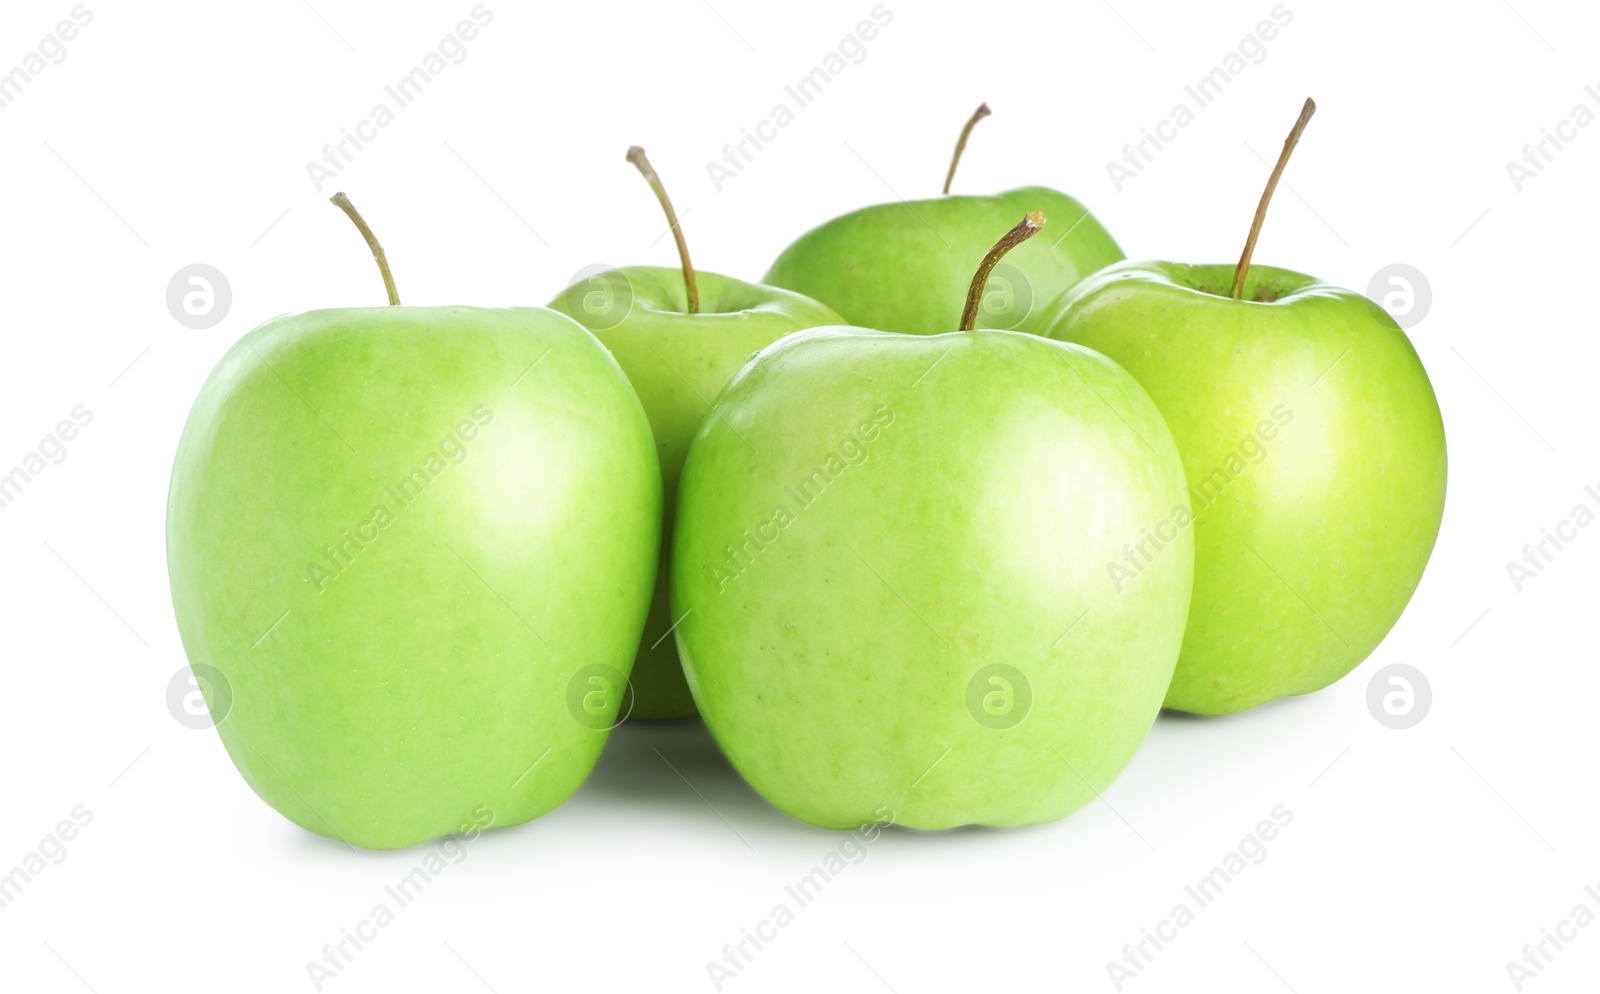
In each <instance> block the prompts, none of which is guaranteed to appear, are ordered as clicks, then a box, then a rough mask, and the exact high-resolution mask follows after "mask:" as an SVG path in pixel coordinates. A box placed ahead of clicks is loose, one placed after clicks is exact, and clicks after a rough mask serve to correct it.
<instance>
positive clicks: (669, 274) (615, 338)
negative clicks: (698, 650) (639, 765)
mask: <svg viewBox="0 0 1600 994" xmlns="http://www.w3.org/2000/svg"><path fill="white" fill-rule="evenodd" d="M695 280H696V285H697V287H698V289H699V295H700V309H699V311H698V312H697V313H694V314H690V313H688V296H687V293H686V291H685V290H684V285H683V270H681V269H667V268H663V267H659V266H628V267H624V268H622V269H617V270H612V271H611V272H609V273H606V274H604V275H601V276H599V277H597V278H596V279H595V280H592V281H590V283H579V284H575V285H574V286H572V287H569V288H568V289H567V290H566V291H565V292H563V293H562V294H561V295H560V296H558V297H556V299H555V300H553V301H551V302H550V306H551V308H553V309H555V310H558V311H561V312H562V313H564V314H568V315H570V316H572V317H573V318H574V319H575V320H577V321H578V323H579V324H582V325H584V326H585V327H587V328H588V329H589V330H590V332H592V333H593V334H594V336H595V337H596V338H598V339H600V342H601V344H603V345H605V347H606V348H608V349H610V350H611V354H612V355H613V356H614V357H615V358H616V360H617V362H618V363H619V364H620V365H621V366H622V371H623V372H625V373H627V374H628V380H629V382H631V383H632V384H633V388H634V390H635V391H637V392H638V394H639V400H640V402H641V403H643V404H644V411H645V414H646V416H648V417H649V419H650V429H651V431H652V432H653V433H654V435H655V439H656V454H657V455H658V456H659V457H660V461H661V481H662V488H663V489H662V492H663V495H664V497H665V501H664V504H665V514H664V516H663V521H662V539H661V568H660V571H659V572H658V574H657V580H656V592H655V596H654V598H653V599H652V600H651V602H650V614H649V617H648V619H647V620H646V622H645V627H644V637H643V638H642V639H641V640H640V642H639V656H638V659H637V661H636V662H635V663H634V667H633V677H632V680H633V691H634V706H633V717H635V718H691V717H693V716H694V713H695V708H694V698H693V697H691V696H690V694H689V685H688V684H687V683H686V682H684V677H683V666H682V664H681V663H680V662H679V661H678V646H677V643H676V642H675V641H674V640H673V639H672V638H670V637H664V636H666V635H667V633H668V631H669V630H670V629H671V628H672V623H673V621H674V620H676V619H675V617H674V615H673V614H672V599H671V595H670V578H671V565H670V564H671V550H672V544H671V543H672V518H673V506H674V504H675V498H676V496H677V493H678V476H679V474H680V473H682V472H683V460H684V457H686V456H687V455H688V454H689V442H690V441H691V440H692V439H693V438H694V433H695V430H696V429H697V428H699V427H700V422H701V421H702V420H703V419H704V418H705V416H706V412H707V411H708V410H709V409H710V405H711V404H712V403H714V402H715V401H716V399H717V395H718V394H720V393H721V392H722V388H723V387H724V386H726V385H727V383H728V380H730V379H732V378H733V374H734V373H737V372H738V371H739V367H741V366H743V365H744V364H745V362H747V361H748V360H749V358H750V356H751V355H752V354H753V353H755V352H756V351H758V350H760V349H763V348H766V347H767V346H768V345H771V344H772V343H773V342H775V341H777V340H778V339H780V338H782V337H783V336H785V335H787V334H789V333H791V332H795V331H799V330H801V329H803V328H814V327H817V326H819V325H830V324H838V323H839V316H838V315H837V314H835V313H834V312H833V311H831V310H829V309H828V308H826V307H824V306H823V305H821V304H819V303H817V302H816V301H814V300H811V299H809V298H807V297H802V296H801V295H800V294H797V293H791V292H790V291H788V290H779V289H776V288H774V287H768V286H759V285H757V284H754V283H745V282H743V281H740V280H736V279H731V278H729V277H727V276H718V275H717V274H716V273H708V272H704V271H698V272H696V274H695ZM591 284H592V285H591ZM619 298H622V299H619ZM617 308H625V312H624V313H619V312H618V310H617Z"/></svg>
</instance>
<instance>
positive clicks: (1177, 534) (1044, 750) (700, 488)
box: [673, 328, 1193, 829]
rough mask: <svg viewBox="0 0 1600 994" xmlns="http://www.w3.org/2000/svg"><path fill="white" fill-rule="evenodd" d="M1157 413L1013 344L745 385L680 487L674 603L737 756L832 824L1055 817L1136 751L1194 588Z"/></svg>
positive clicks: (842, 333)
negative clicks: (1126, 552)
mask: <svg viewBox="0 0 1600 994" xmlns="http://www.w3.org/2000/svg"><path fill="white" fill-rule="evenodd" d="M1186 509H1187V500H1186V498H1185V496H1184V484H1183V473H1182V467H1181V465H1180V463H1179V460H1178V455H1177V451H1176V449H1175V448H1174V447H1173V444H1172V440H1171V437H1170V436H1169V435H1168V433H1167V429H1166V427H1165V426H1164V425H1163V424H1162V422H1161V417H1160V415H1159V414H1158V413H1157V411H1156V409H1155V406H1154V405H1153V404H1152V403H1151V402H1150V400H1149V398H1148V397H1146V396H1145V395H1144V393H1143V391H1141V390H1140V388H1139V386H1138V384H1137V383H1135V382H1134V381H1133V379H1132V377H1130V376H1128V375H1127V373H1125V372H1123V371H1122V370H1121V369H1118V368H1117V367H1116V366H1115V365H1114V364H1113V363H1111V362H1110V361H1109V360H1107V359H1106V358H1105V357H1103V356H1099V355H1096V354H1094V353H1092V352H1089V351H1087V350H1083V349H1076V348H1063V347H1061V345H1060V343H1056V342H1050V341H1047V340H1045V339H1041V338H1035V337H1033V336H1030V335H1023V334H1019V333H1015V332H994V331H985V332H958V333H954V334H945V335H936V336H927V337H917V336H903V335H893V334H885V333H881V332H875V331H867V330H864V329H860V328H823V329H815V330H812V331H808V332H799V333H796V334H795V335H793V336H791V337H789V338H786V339H784V340H783V341H782V342H779V343H778V344H777V345H775V346H773V347H772V348H770V349H767V350H766V351H765V352H763V353H762V354H761V355H760V356H759V357H758V358H757V359H756V360H754V361H753V362H752V363H751V364H750V365H749V366H747V367H745V369H744V371H743V372H741V373H740V374H739V376H738V377H737V378H736V379H735V380H734V381H733V383H731V384H730V385H729V386H728V390H727V392H726V393H725V394H724V395H723V398H722V400H721V401H720V402H719V404H718V407H717V416H716V417H713V418H709V419H707V420H706V422H705V424H704V426H703V427H702V428H701V430H700V433H699V435H698V436H697V437H696V438H695V441H694V446H693V447H692V448H691V450H690V452H689V460H688V464H687V465H686V466H685V468H684V474H683V483H682V489H681V492H680V495H679V505H678V525H677V534H676V539H675V542H674V548H673V598H674V604H675V606H676V608H677V610H678V612H679V613H680V614H683V615H684V618H683V621H682V622H681V623H680V624H679V626H678V628H677V635H678V641H679V647H680V651H681V652H682V653H683V658H684V662H685V667H686V670H687V672H688V674H689V679H690V686H691V688H692V689H693V690H694V694H695V700H696V701H697V702H698V704H699V706H700V713H701V715H702V716H703V717H704V718H705V720H706V723H707V725H709V726H710V728H711V731H712V733H713V734H714V735H715V736H716V739H717V742H718V743H719V744H720V745H721V746H722V749H723V751H724V752H725V753H726V754H727V755H728V758H729V759H730V760H731V761H732V762H733V764H734V766H735V767H737V768H738V770H739V772H740V773H741V774H743V775H744V777H745V779H747V780H748V781H749V782H750V783H751V785H752V786H754V787H755V788H756V790H757V791H759V792H760V793H761V794H762V795H763V796H764V797H766V798H767V800H769V801H771V802H772V803H773V804H774V805H776V806H777V807H778V808H780V809H782V810H783V811H785V812H787V813H788V814H790V815H792V816H794V817H796V818H798V819H800V820H802V821H805V822H809V823H811V824H813V825H819V826H822V827H825V828H835V829H843V828H850V827H855V826H858V825H862V824H865V823H868V822H872V821H880V820H883V817H884V813H885V811H887V812H889V813H892V816H893V819H894V821H896V822H897V823H899V824H903V825H908V826H911V827H913V828H924V829H936V828H949V827H952V826H957V825H965V824H974V823H976V824H985V825H1024V824H1031V823H1036V822H1043V821H1052V820H1054V819H1057V818H1061V817H1063V816H1065V815H1067V814H1069V813H1070V812H1072V811H1074V810H1075V809H1077V808H1078V807H1080V806H1082V805H1083V804H1084V803H1086V802H1087V801H1089V800H1091V799H1093V797H1094V796H1095V792H1096V791H1099V790H1103V789H1104V788H1105V787H1106V786H1107V785H1108V784H1110V782H1111V781H1112V779H1113V778H1114V777H1115V776H1116V775H1117V773H1118V772H1119V771H1121V769H1122V767H1123V766H1124V765H1125V764H1126V763H1127V761H1128V759H1129V757H1130V756H1132V754H1133V751H1134V749H1135V747H1137V746H1138V744H1139V742H1140V741H1141V740H1143V738H1144V736H1145V734H1146V732H1147V731H1148V730H1149V728H1150V725H1151V722H1152V721H1154V719H1155V716H1156V712H1157V711H1158V710H1159V708H1160V705H1161V698H1162V695H1163V694H1164V693H1165V691H1166V687H1167V683H1168V682H1169V680H1170V679H1171V676H1172V667H1173V663H1174V661H1175V660H1176V658H1177V652H1178V646H1179V644H1180V642H1181V640H1182V635H1183V623H1184V617H1185V615H1186V613H1187V611H1188V606H1189V588H1190V584H1191V581H1192V578H1193V573H1192V570H1193V560H1192V556H1193V548H1192V543H1191V538H1190V535H1189V533H1188V531H1187V530H1182V531H1176V530H1175V531H1173V533H1172V534H1173V536H1174V538H1173V541H1171V542H1169V543H1167V544H1166V546H1165V548H1164V550H1163V551H1162V553H1161V555H1160V558H1159V559H1158V560H1157V561H1156V562H1154V563H1153V564H1152V566H1151V568H1150V569H1149V571H1148V572H1147V574H1146V575H1145V576H1143V577H1141V578H1140V582H1139V583H1138V584H1137V585H1130V586H1128V587H1126V588H1125V589H1122V590H1118V589H1117V588H1116V586H1115V585H1114V584H1113V583H1112V582H1111V581H1110V579H1109V578H1108V576H1107V570H1106V564H1107V563H1108V562H1109V561H1112V560H1115V559H1116V558H1117V557H1118V556H1120V555H1121V552H1120V550H1121V548H1122V546H1123V545H1124V544H1126V543H1128V542H1130V541H1136V540H1137V539H1138V537H1139V536H1140V535H1141V534H1143V533H1145V532H1148V531H1150V530H1153V529H1155V528H1157V527H1158V526H1159V525H1160V523H1161V522H1168V521H1170V520H1171V519H1172V518H1173V517H1174V516H1175V515H1180V516H1181V515H1182V514H1184V513H1186Z"/></svg>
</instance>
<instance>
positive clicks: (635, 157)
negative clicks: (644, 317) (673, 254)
mask: <svg viewBox="0 0 1600 994" xmlns="http://www.w3.org/2000/svg"><path fill="white" fill-rule="evenodd" d="M628 161H629V162H631V163H633V164H634V166H635V167H636V168H637V169H638V170H639V172H640V173H642V174H643V175H644V179H645V182H646V183H649V184H650V189H652V190H654V191H655V194H656V199H657V200H659V201H661V209H662V210H663V211H665V212H666V215H667V224H668V226H669V227H670V228H671V229H672V240H673V241H675V242H677V243H678V258H679V259H680V260H682V262H683V289H684V293H685V295H686V296H687V297H688V298H689V313H690V314H699V313H700V290H699V288H698V287H696V286H695V282H694V264H693V263H691V262H690V261H689V243H688V242H685V241H684V240H683V229H682V228H680V227H678V212H677V211H675V210H673V209H672V200H671V199H670V198H668V197H667V188H666V187H665V186H662V185H661V177H660V176H657V175H656V170H655V167H654V166H652V165H650V160H649V159H648V158H646V157H645V154H644V149H642V148H640V147H639V146H637V145H630V146H629V147H628Z"/></svg>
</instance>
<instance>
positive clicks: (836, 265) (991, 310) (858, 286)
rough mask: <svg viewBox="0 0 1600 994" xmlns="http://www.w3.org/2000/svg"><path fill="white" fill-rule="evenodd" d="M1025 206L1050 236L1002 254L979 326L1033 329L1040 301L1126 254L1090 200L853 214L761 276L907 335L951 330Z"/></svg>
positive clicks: (943, 202)
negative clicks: (1000, 237)
mask: <svg viewBox="0 0 1600 994" xmlns="http://www.w3.org/2000/svg"><path fill="white" fill-rule="evenodd" d="M1027 211H1041V212H1043V213H1044V214H1046V215H1048V216H1049V217H1050V218H1051V222H1050V223H1051V227H1052V233H1047V234H1045V235H1042V236H1041V237H1039V238H1036V239H1033V240H1032V241H1030V242H1028V243H1027V244H1025V245H1022V246H1020V247H1019V248H1017V249H1016V250H1015V251H1013V252H1012V253H1011V255H1010V256H1008V257H1007V259H1006V263H1005V265H1004V266H1002V267H1001V268H1000V269H999V270H998V271H997V272H996V273H995V274H994V278H993V280H992V281H991V283H990V285H989V287H988V290H987V292H986V293H985V295H984V300H983V306H982V308H981V310H980V311H979V316H978V322H977V325H978V327H980V328H998V329H1010V330H1015V331H1028V332H1038V331H1039V329H1040V328H1041V327H1042V325H1041V324H1040V321H1039V319H1040V316H1041V314H1042V312H1043V310H1044V308H1045V305H1047V304H1049V303H1050V302H1051V301H1052V300H1054V299H1055V298H1056V297H1057V296H1059V295H1060V294H1061V293H1062V292H1063V291H1065V290H1066V289H1068V288H1069V287H1071V286H1072V285H1073V284H1075V283H1077V282H1078V281H1079V280H1080V279H1082V278H1083V277H1085V276H1087V275H1089V274H1090V273H1092V272H1094V271H1095V270H1097V269H1100V268H1102V267H1104V266H1108V265H1110V264H1111V263H1113V262H1118V261H1120V260H1121V259H1122V258H1123V253H1122V250H1121V249H1120V248H1118V247H1117V243H1116V242H1115V241H1114V240H1113V239H1112V237H1111V234H1110V233H1109V232H1107V231H1106V229H1105V228H1104V227H1102V226H1101V224H1100V222H1099V221H1098V220H1096V219H1095V217H1094V216H1093V215H1092V214H1090V213H1089V209H1088V208H1087V207H1085V206H1083V205H1082V204H1080V203H1079V202H1078V201H1076V200H1074V199H1073V198H1071V197H1069V196H1067V195H1066V194H1064V193H1060V192H1058V191H1056V190H1051V189H1048V188H1046V187H1042V186H1030V187H1024V188H1022V189H1019V190H1011V191H1009V192H1006V193H1002V194H999V195H997V196H991V197H972V196H945V197H940V198H937V199H934V200H914V201H899V202H896V203H892V204H879V205H877V206H875V207H866V208H863V209H861V210H858V211H854V212H852V213H849V214H846V215H844V216H843V217H837V218H834V219H833V220H832V221H828V222H826V223H825V224H822V225H821V226H819V227H816V228H813V229H812V230H811V231H808V232H807V233H805V234H804V235H801V236H800V238H798V239H797V240H796V241H795V242H794V243H793V244H792V245H790V246H789V247H788V248H786V249H784V250H783V254H782V255H779V256H778V259H777V261H776V262H774V263H773V264H772V268H771V269H768V270H767V275H766V276H764V277H762V280H761V282H763V283H766V284H770V285H772V286H779V287H784V288H786V289H789V290H793V291H795V292H797V293H803V294H805V295H806V296H807V297H811V298H813V299H815V300H820V301H822V302H823V303H824V304H826V305H828V306H829V307H831V308H833V309H834V310H835V311H838V312H839V313H840V314H841V315H843V316H844V319H845V320H846V321H848V322H850V323H851V324H854V325H861V326H864V327H868V328H881V329H883V330H885V331H898V332H903V333H905V334H910V335H935V334H939V333H941V332H948V331H949V330H950V329H951V328H953V327H955V325H956V319H957V317H958V316H959V315H960V313H961V299H962V297H963V295H964V294H965V293H966V290H967V285H968V284H969V283H970V282H971V280H972V271H973V269H974V268H976V267H977V265H978V261H979V260H980V259H982V258H983V254H984V252H985V251H987V250H988V248H989V246H990V244H991V243H992V242H993V241H994V233H995V232H996V231H1004V230H1005V229H1006V227H1007V226H1009V225H1010V224H1012V223H1013V222H1014V221H1015V220H1016V218H1017V216H1018V215H1020V214H1023V213H1025V212H1027Z"/></svg>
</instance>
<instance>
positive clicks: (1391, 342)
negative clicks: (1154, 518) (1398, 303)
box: [1048, 101, 1446, 714]
mask: <svg viewBox="0 0 1600 994" xmlns="http://www.w3.org/2000/svg"><path fill="white" fill-rule="evenodd" d="M1314 107H1315V105H1314V104H1312V103H1311V102H1310V101H1307V106H1306V109H1305V110H1304V111H1303V112H1302V117H1301V120H1300V121H1299V122H1297V124H1296V130H1295V131H1294V132H1292V133H1291V135H1290V140H1289V142H1287V143H1286V144H1285V150H1284V158H1283V159H1280V160H1279V163H1278V166H1277V168H1276V170H1275V171H1274V173H1273V175H1272V178H1271V180H1270V181H1269V184H1268V188H1267V196H1265V197H1263V198H1262V202H1261V206H1260V208H1258V211H1257V216H1256V220H1255V223H1254V225H1253V226H1252V229H1251V236H1250V239H1249V241H1248V243H1247V247H1246V251H1245V255H1244V257H1243V258H1242V259H1241V260H1240V262H1239V264H1238V265H1237V266H1234V265H1210V266H1185V265H1178V264H1175V263H1164V262H1130V263H1124V264H1121V265H1117V266H1113V267H1111V268H1109V269H1107V270H1105V271H1104V272H1101V273H1098V274H1096V275H1095V276H1093V277H1090V278H1089V279H1087V280H1085V281H1084V282H1083V283H1081V284H1079V285H1078V287H1076V288H1075V289H1073V290H1072V291H1070V292H1068V293H1067V294H1066V295H1065V296H1064V297H1063V298H1062V299H1061V300H1059V301H1058V302H1057V303H1056V304H1055V305H1054V307H1053V308H1051V311H1050V314H1049V323H1048V333H1049V334H1050V335H1051V336H1053V337H1056V338H1059V339H1062V340H1064V341H1069V342H1075V343H1078V344H1080V345H1084V346H1087V347H1089V348H1092V349H1095V350H1096V351H1099V352H1103V353H1105V354H1106V355H1108V356H1110V357H1111V358H1113V359H1115V360H1116V361H1117V362H1119V363H1120V364H1121V365H1122V366H1123V367H1124V368H1125V369H1127V370H1128V371H1129V372H1130V373H1132V374H1133V376H1134V377H1135V378H1136V379H1137V380H1138V381H1139V382H1140V383H1141V384H1143V386H1144V388H1145V389H1146V390H1147V391H1149V393H1150V396H1151V397H1152V398H1154V399H1155V402H1156V404H1157V405H1158V406H1159V407H1160V408H1161V411H1162V413H1163V414H1164V415H1165V416H1166V419H1167V424H1168V425H1169V426H1170V427H1171V429H1172V434H1173V437H1174V438H1176V439H1177V443H1178V450H1179V451H1180V452H1181V453H1183V464H1184V470H1185V473H1186V475H1187V477H1188V481H1189V494H1190V498H1191V503H1192V506H1193V510H1194V514H1195V518H1196V522H1195V525H1194V532H1195V536H1194V541H1195V583H1194V604H1193V607H1192V608H1191V609H1190V614H1189V627H1188V631H1187V633H1186V634H1185V636H1184V643H1183V654H1182V656H1181V657H1180V658H1179V660H1178V667H1177V673H1176V674H1175V676H1174V678H1173V681H1172V688H1171V690H1169V691H1168V693H1167V702H1166V703H1167V706H1168V707H1172V708H1177V709H1179V710H1183V711H1193V712H1198V713H1200V714H1227V713H1231V712H1235V711H1241V710H1243V709H1245V708H1249V707H1253V706H1255V705H1257V704H1261V703H1263V702H1265V701H1270V700H1272V699H1274V698H1277V697H1282V696H1285V695H1290V694H1306V693H1310V692H1312V691H1315V690H1320V689H1321V688H1323V687H1326V686H1328V685H1329V684H1331V683H1333V682H1334V681H1336V680H1338V679H1339V678H1340V677H1342V676H1344V675H1345V674H1346V673H1348V672H1350V671H1351V670H1352V669H1354V668H1355V667H1356V666H1357V665H1359V664H1360V663H1361V661H1362V660H1363V659H1365V658H1366V657H1367V655H1368V654H1369V653H1371V652H1372V650H1373V649H1374V648H1376V647H1377V645H1378V643H1379V642H1381V641H1382V640H1383V637H1384V636H1385V635H1386V634H1388V632H1389V629H1390V628H1392V627H1393V626H1394V623H1395V621H1396V620H1397V619H1398V618H1399V617H1400V613H1401V612H1402V611H1403V610H1404V609H1405V606H1406V603H1407V602H1408V601H1409V600H1410V598H1411V595H1412V592H1413V591H1415V590H1416V587H1417V583H1418V581H1419V580H1420V579H1421V577H1422V571H1423V568H1424V567H1425V566H1426V565H1427V562H1428V556H1429V554H1430V553H1431V551H1432V549H1433V545H1434V540H1435V539H1436V538H1437V536H1438V533H1439V521H1440V517H1441V515H1442V514H1443V511H1444V497H1445V475H1446V470H1445V464H1446V458H1445V439H1444V424H1443V421H1442V420H1441V418H1440V415H1439V405H1438V402H1437V400H1436V399H1435V398H1434V394H1433V387H1432V385H1431V384H1430V383H1429V382H1428V374H1427V372H1426V371H1425V370H1424V369H1423V367H1422V362H1421V361H1420V360H1419V359H1418V358H1417V353H1416V350H1415V349H1413V348H1412V346H1411V342H1410V341H1409V340H1408V339H1407V338H1406V335H1405V332H1403V331H1401V330H1400V328H1399V326H1398V325H1396V324H1395V322H1394V320H1393V319H1392V318H1391V317H1390V316H1389V315H1388V313H1387V312H1385V311H1384V310H1383V309H1382V308H1380V307H1378V306H1377V305H1376V304H1374V303H1372V302H1371V301H1369V300H1367V299H1366V298H1365V297H1362V296H1360V295H1359V294H1355V293H1352V292H1349V291H1347V290H1341V289H1339V288H1337V287H1333V286H1329V285H1328V284H1326V283H1323V282H1321V281H1319V280H1316V279H1313V278H1311V277H1309V276H1303V275H1301V274H1299V273H1292V272H1288V271H1286V270H1282V269H1272V268H1269V267H1266V266H1256V267H1253V268H1252V267H1251V266H1250V253H1251V251H1252V250H1253V248H1254V244H1255V239H1256V235H1257V234H1258V233H1259V231H1260V225H1261V219H1262V217H1263V216H1264V214H1265V209H1266V204H1267V201H1268V199H1269V198H1270V196H1271V192H1272V189H1273V187H1274V186H1275V185H1276V182H1277V178H1278V176H1279V175H1280V174H1281V172H1282V169H1283V165H1284V160H1285V159H1286V158H1287V155H1288V152H1289V150H1291V149H1292V148H1293V146H1294V144H1295V142H1296V141H1297V140H1298V137H1299V131H1300V130H1301V129H1303V128H1304V125H1305V121H1306V120H1307V119H1308V118H1309V116H1310V114H1311V112H1312V110H1313V109H1314ZM1146 561H1147V556H1146V555H1145V554H1144V553H1143V552H1141V551H1140V550H1139V549H1138V548H1137V547H1135V548H1133V549H1131V550H1130V555H1128V556H1126V557H1124V559H1123V560H1121V561H1120V563H1119V570H1118V578H1119V581H1121V582H1124V583H1127V584H1129V585H1137V584H1140V583H1143V582H1144V576H1145V574H1144V569H1145V566H1144V564H1145V562H1146Z"/></svg>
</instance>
